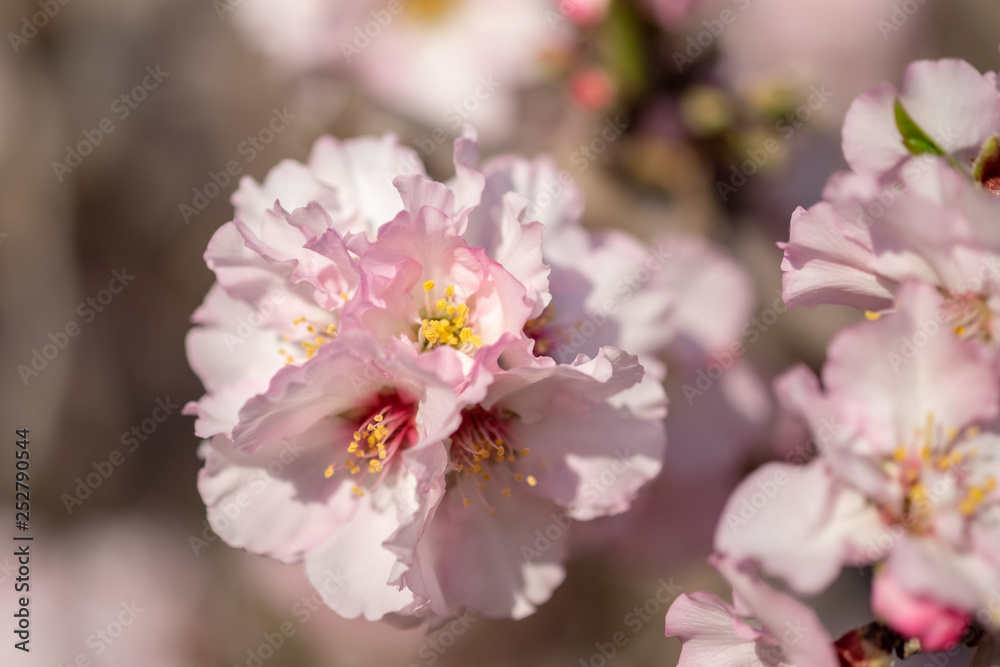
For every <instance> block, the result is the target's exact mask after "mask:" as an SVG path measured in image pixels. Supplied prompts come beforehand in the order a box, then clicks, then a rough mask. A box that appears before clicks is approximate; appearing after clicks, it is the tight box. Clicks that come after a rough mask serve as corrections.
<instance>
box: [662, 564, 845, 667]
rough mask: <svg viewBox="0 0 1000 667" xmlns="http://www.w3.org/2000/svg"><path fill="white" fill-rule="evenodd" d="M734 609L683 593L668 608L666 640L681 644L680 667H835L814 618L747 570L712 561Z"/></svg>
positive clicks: (709, 597) (703, 596)
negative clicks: (730, 594) (729, 591)
mask: <svg viewBox="0 0 1000 667" xmlns="http://www.w3.org/2000/svg"><path fill="white" fill-rule="evenodd" d="M714 564H715V566H716V568H718V570H719V572H720V573H722V575H723V576H724V577H725V578H726V580H727V581H728V582H729V584H730V585H731V586H732V587H733V598H734V601H735V605H736V606H733V605H729V604H726V603H725V602H724V601H722V600H721V599H719V598H718V597H716V596H715V595H713V594H711V593H704V592H700V591H699V592H696V593H692V594H690V595H687V594H682V595H680V596H679V597H678V598H677V600H676V601H675V602H674V603H673V604H672V605H671V606H670V609H669V610H668V611H667V618H666V635H667V637H677V638H678V639H680V640H681V642H682V643H683V649H682V651H681V659H680V662H678V663H677V665H678V667H779V666H784V667H791V666H798V667H807V666H808V667H836V665H838V664H839V663H838V660H837V657H836V654H835V653H834V649H833V642H832V640H831V639H830V636H829V635H828V634H827V632H826V630H825V629H824V628H823V626H822V624H821V623H820V621H819V619H818V618H817V617H816V614H815V613H814V612H813V611H812V610H811V609H809V608H808V607H806V606H804V605H803V604H801V603H800V602H798V601H797V600H795V599H794V598H791V597H789V596H787V595H783V594H781V593H778V592H777V591H774V590H772V589H771V588H770V587H769V586H767V584H765V583H764V582H763V581H761V580H760V579H759V578H758V577H757V576H756V575H754V574H752V573H751V572H750V571H748V568H747V567H745V566H742V567H741V566H737V565H736V564H735V563H733V562H731V561H728V560H726V559H715V560H714Z"/></svg>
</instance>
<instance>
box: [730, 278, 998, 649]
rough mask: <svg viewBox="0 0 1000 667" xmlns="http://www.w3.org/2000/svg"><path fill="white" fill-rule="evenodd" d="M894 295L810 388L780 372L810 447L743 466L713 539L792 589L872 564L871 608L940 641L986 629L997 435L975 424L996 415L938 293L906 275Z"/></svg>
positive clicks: (810, 589)
mask: <svg viewBox="0 0 1000 667" xmlns="http://www.w3.org/2000/svg"><path fill="white" fill-rule="evenodd" d="M898 302H899V309H898V311H897V312H896V313H894V314H892V315H889V316H886V317H884V318H882V319H881V320H879V321H878V322H874V323H872V322H862V323H860V324H858V325H856V326H854V327H851V328H849V329H847V330H845V331H843V332H842V333H840V334H839V335H838V336H837V337H836V338H835V339H834V340H833V342H832V343H831V345H830V348H829V352H828V361H827V363H826V365H825V366H824V368H823V382H822V387H821V386H820V382H819V381H818V380H817V378H816V377H815V376H814V375H813V374H812V372H811V371H809V370H808V369H806V368H805V367H804V366H799V367H796V368H793V369H792V370H790V371H788V372H787V373H786V374H785V375H784V376H782V377H781V378H780V379H779V380H778V381H777V383H776V390H777V393H778V395H779V398H780V399H781V400H782V403H783V404H784V405H785V407H786V409H788V410H790V411H791V412H792V413H793V414H797V415H799V416H800V417H801V418H802V419H803V420H804V421H805V422H806V423H808V424H809V425H810V428H811V429H812V431H813V434H814V436H815V437H816V439H817V442H818V443H819V455H818V457H817V458H815V459H813V460H812V461H810V462H809V463H807V464H806V465H804V466H792V465H788V464H783V463H770V464H767V465H765V466H762V467H761V468H759V469H758V470H756V471H755V472H754V473H753V474H751V475H750V476H749V477H748V478H747V479H746V480H744V482H743V483H742V484H741V485H740V487H739V488H738V489H737V490H736V491H735V492H734V493H733V495H732V497H731V499H730V501H729V503H728V505H727V508H726V510H725V511H724V513H723V515H722V518H721V521H720V523H719V525H718V528H717V530H716V542H715V544H716V549H717V550H718V551H719V552H720V553H722V554H724V555H725V556H726V557H729V558H733V559H737V560H740V561H742V560H747V559H750V560H753V561H756V562H758V563H759V564H760V565H761V567H762V568H763V570H764V571H765V572H766V573H768V574H769V575H773V576H777V577H780V578H782V579H784V580H785V581H786V582H787V583H788V584H789V585H790V586H791V587H792V588H793V589H795V590H796V591H798V592H800V593H804V594H814V593H818V592H820V591H822V590H823V589H825V588H826V587H827V586H828V585H829V584H830V583H831V582H832V581H833V580H834V579H835V578H836V577H837V576H838V574H839V573H840V570H841V568H842V567H843V566H845V565H857V566H862V565H875V566H876V586H875V593H874V596H873V608H874V611H875V612H876V613H877V614H878V615H879V616H880V617H881V618H882V619H883V620H884V621H886V622H887V623H888V624H889V625H890V627H892V628H894V629H896V630H897V631H898V632H900V633H904V632H909V633H913V636H915V637H917V638H919V639H921V641H922V642H923V644H924V649H925V650H939V649H941V648H943V647H946V646H950V645H953V644H954V643H955V642H956V641H957V640H958V639H959V638H960V637H961V636H962V633H963V632H964V629H965V627H966V626H967V625H968V623H969V622H970V621H971V620H972V618H973V617H975V618H977V619H978V620H979V622H980V623H983V624H984V625H986V626H987V627H989V628H992V629H993V630H995V629H996V628H997V623H998V619H997V618H994V617H991V615H990V614H988V613H987V614H985V615H984V614H981V613H980V612H982V611H983V610H985V609H988V608H989V600H990V595H991V594H992V593H991V591H993V590H996V587H997V586H1000V567H998V563H997V561H996V558H995V554H996V545H997V540H998V539H1000V534H998V533H997V531H996V521H995V519H996V516H997V512H998V511H1000V493H998V491H997V476H998V473H1000V470H998V467H997V465H998V457H997V453H998V452H1000V436H998V435H997V434H995V433H992V432H989V431H981V430H980V428H981V427H982V428H986V427H989V426H990V425H991V424H992V423H993V421H994V420H995V419H996V417H997V410H998V408H997V401H998V398H1000V390H998V379H997V376H996V373H995V371H994V370H993V365H992V363H993V359H992V356H991V354H992V353H990V352H987V351H986V350H984V349H983V348H981V347H980V346H978V345H977V344H976V343H974V342H973V341H968V340H963V339H961V338H959V337H957V336H955V335H953V333H952V332H951V331H949V330H948V328H947V326H946V324H945V323H946V321H947V308H948V304H947V301H946V299H945V298H944V297H942V295H941V294H940V293H939V292H938V291H937V290H936V289H934V288H933V287H931V286H928V285H925V284H922V283H916V282H908V283H905V284H904V285H903V286H902V287H901V288H900V290H899V293H898ZM918 614H919V615H918Z"/></svg>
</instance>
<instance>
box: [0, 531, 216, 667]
mask: <svg viewBox="0 0 1000 667" xmlns="http://www.w3.org/2000/svg"><path fill="white" fill-rule="evenodd" d="M11 520H13V519H11ZM33 529H34V526H33ZM35 536H36V538H38V539H36V540H35V541H33V542H28V541H24V542H17V543H16V544H17V546H18V547H19V548H20V549H23V550H24V553H26V554H27V556H26V557H24V556H22V557H20V558H23V559H24V560H21V562H20V564H21V565H27V566H28V569H30V575H28V576H27V577H26V578H25V580H24V581H21V583H20V584H18V585H19V586H20V588H18V589H17V590H18V591H20V592H16V591H15V581H14V579H13V577H14V574H15V573H17V568H18V559H19V556H18V555H17V554H16V553H14V552H15V551H16V550H15V549H14V548H13V547H12V550H11V555H8V556H7V557H6V560H5V561H0V565H2V566H3V568H4V571H5V572H9V574H4V575H3V576H4V578H5V579H6V578H7V577H10V579H9V580H8V581H4V582H3V583H4V586H3V589H4V600H5V602H6V604H5V608H6V609H8V613H9V614H13V613H14V612H15V611H16V610H17V609H18V608H19V607H18V603H17V602H16V600H17V599H18V598H21V597H25V598H28V600H29V607H28V609H29V612H30V616H29V618H28V621H29V627H30V641H29V642H28V644H27V646H28V648H29V652H27V653H25V652H22V651H20V650H17V649H15V648H14V643H15V641H20V639H14V637H16V635H15V634H13V633H12V634H11V638H10V640H9V641H7V642H4V646H3V649H2V650H0V655H2V656H3V657H4V664H7V665H26V666H29V667H36V666H37V667H48V666H51V665H84V664H87V665H93V666H94V667H130V666H133V665H149V666H150V667H192V666H196V665H199V666H200V665H209V664H217V663H216V662H215V661H214V660H212V659H211V658H210V651H209V649H210V647H211V646H212V645H213V644H212V641H213V636H212V630H211V629H210V627H209V626H208V625H206V624H205V623H203V622H201V621H200V620H199V619H201V613H200V610H201V608H202V605H203V604H204V601H205V589H206V583H207V576H206V575H207V572H206V571H205V570H204V567H203V564H201V563H199V562H195V561H193V560H192V559H191V554H190V552H189V551H188V550H187V549H186V548H185V546H184V544H185V542H184V538H183V534H178V533H177V532H176V531H175V530H174V528H173V527H171V526H170V525H169V524H166V523H163V522H161V521H159V520H150V519H149V518H148V517H144V518H143V519H141V520H140V519H138V518H129V519H119V520H100V521H90V522H86V523H85V524H82V525H80V526H77V527H76V528H74V529H73V530H70V531H66V532H63V533H60V534H49V533H46V532H42V533H38V532H35ZM40 547H44V548H40ZM22 576H24V575H22ZM15 624H16V622H15Z"/></svg>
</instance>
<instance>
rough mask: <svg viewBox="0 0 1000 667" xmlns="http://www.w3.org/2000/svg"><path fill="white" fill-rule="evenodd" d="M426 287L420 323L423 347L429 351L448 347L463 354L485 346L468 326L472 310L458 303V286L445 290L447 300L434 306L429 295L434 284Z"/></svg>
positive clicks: (438, 301)
mask: <svg viewBox="0 0 1000 667" xmlns="http://www.w3.org/2000/svg"><path fill="white" fill-rule="evenodd" d="M428 285H429V286H430V287H428ZM423 287H424V313H423V315H424V316H423V317H422V318H421V320H420V329H419V331H418V339H419V342H420V343H422V344H424V345H425V347H426V349H431V348H434V347H438V346H439V345H448V346H451V347H454V348H457V349H460V350H462V351H463V352H472V351H473V350H474V349H476V348H478V347H480V346H482V344H483V341H482V339H481V338H480V337H479V336H477V335H476V334H475V333H474V332H473V330H472V327H471V326H468V325H467V320H468V317H469V312H470V311H469V306H468V305H466V304H465V303H456V302H455V298H454V297H455V286H454V285H449V286H448V287H447V288H445V290H444V294H445V296H442V297H440V298H438V299H437V301H435V302H434V303H431V298H430V295H429V292H430V291H431V290H433V289H434V281H433V280H428V281H426V282H425V283H424V285H423Z"/></svg>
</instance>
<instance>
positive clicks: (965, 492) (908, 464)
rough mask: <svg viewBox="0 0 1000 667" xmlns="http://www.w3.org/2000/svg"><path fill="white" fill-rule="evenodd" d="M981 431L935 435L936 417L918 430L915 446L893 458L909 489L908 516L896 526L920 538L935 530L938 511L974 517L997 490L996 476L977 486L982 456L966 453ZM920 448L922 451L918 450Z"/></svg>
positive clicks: (904, 448)
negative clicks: (976, 473)
mask: <svg viewBox="0 0 1000 667" xmlns="http://www.w3.org/2000/svg"><path fill="white" fill-rule="evenodd" d="M978 433H979V430H978V429H977V428H976V427H970V428H967V429H966V430H965V431H964V432H963V433H959V431H958V429H955V428H950V429H946V430H945V431H944V432H943V433H942V431H941V430H940V429H936V428H935V425H934V418H933V415H928V416H927V422H926V424H925V426H924V427H923V428H918V429H916V430H915V433H914V435H915V438H916V441H915V443H913V444H911V445H910V446H909V447H907V446H900V447H898V448H897V449H896V451H895V452H893V455H892V464H890V465H893V466H894V467H895V470H896V473H897V475H898V479H899V482H900V484H901V485H902V487H903V489H904V493H905V495H904V502H903V512H902V516H901V517H897V520H898V521H899V522H900V523H902V524H903V526H904V527H906V528H908V529H909V530H911V531H913V532H916V533H927V532H929V531H930V530H931V528H932V519H933V515H934V511H935V508H945V507H947V506H953V507H955V506H957V508H958V510H959V511H960V512H961V513H962V515H963V516H966V517H971V516H972V515H974V514H975V513H976V512H977V511H978V509H979V507H980V506H981V505H982V504H983V503H984V502H985V501H986V500H987V498H988V496H989V494H990V493H991V492H992V491H993V490H994V489H996V487H997V481H996V478H994V477H993V476H992V475H991V476H988V477H986V478H985V479H983V480H981V481H980V482H978V483H976V482H975V481H974V480H973V479H972V476H973V475H972V473H973V469H972V468H970V466H969V463H970V462H971V461H972V460H974V459H975V458H976V457H977V456H978V452H977V450H976V449H974V448H964V449H961V448H960V447H959V446H960V445H961V444H963V443H964V442H965V441H966V440H967V439H969V438H973V437H975V436H976V435H978ZM917 445H919V446H917Z"/></svg>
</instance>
